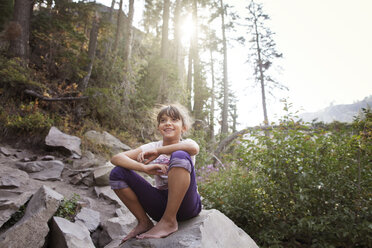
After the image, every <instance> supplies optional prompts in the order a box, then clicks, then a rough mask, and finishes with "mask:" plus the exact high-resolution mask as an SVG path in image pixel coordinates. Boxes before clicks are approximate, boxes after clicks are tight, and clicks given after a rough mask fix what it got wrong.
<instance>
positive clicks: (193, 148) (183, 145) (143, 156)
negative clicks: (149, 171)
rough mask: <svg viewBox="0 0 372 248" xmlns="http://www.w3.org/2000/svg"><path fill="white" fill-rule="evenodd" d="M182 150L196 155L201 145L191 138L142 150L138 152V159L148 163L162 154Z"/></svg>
mask: <svg viewBox="0 0 372 248" xmlns="http://www.w3.org/2000/svg"><path fill="white" fill-rule="evenodd" d="M180 150H182V151H185V152H188V153H189V154H190V156H194V155H196V154H198V153H199V145H198V144H197V143H196V142H195V141H193V140H190V141H184V142H179V143H177V144H172V145H166V146H161V147H158V148H154V149H151V150H147V151H144V152H140V153H139V154H138V157H137V161H140V162H144V163H145V164H148V163H149V162H151V161H152V160H154V159H156V158H157V157H158V156H159V155H160V154H167V155H170V154H172V152H175V151H180Z"/></svg>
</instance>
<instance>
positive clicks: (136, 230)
mask: <svg viewBox="0 0 372 248" xmlns="http://www.w3.org/2000/svg"><path fill="white" fill-rule="evenodd" d="M153 227H154V224H153V223H152V222H151V221H150V220H149V222H147V223H145V224H142V223H138V224H137V226H136V227H135V228H133V230H132V231H130V233H128V235H127V236H125V237H124V238H123V239H122V241H121V243H120V244H122V243H124V242H125V241H127V240H129V239H131V238H134V237H136V236H137V235H139V234H141V233H144V232H146V231H148V230H150V229H151V228H153Z"/></svg>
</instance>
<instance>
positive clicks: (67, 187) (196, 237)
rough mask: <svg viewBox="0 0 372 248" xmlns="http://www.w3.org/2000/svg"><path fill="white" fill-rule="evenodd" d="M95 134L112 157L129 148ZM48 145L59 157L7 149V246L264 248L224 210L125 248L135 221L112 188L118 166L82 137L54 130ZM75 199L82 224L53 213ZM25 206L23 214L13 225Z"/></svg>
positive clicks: (2, 243) (0, 192)
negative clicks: (82, 141)
mask: <svg viewBox="0 0 372 248" xmlns="http://www.w3.org/2000/svg"><path fill="white" fill-rule="evenodd" d="M92 134H93V135H92ZM55 135H56V136H55ZM88 136H89V139H91V141H92V142H97V144H100V145H104V146H106V147H107V149H111V150H112V151H113V152H116V151H117V150H118V149H124V150H125V149H129V147H128V146H126V145H124V144H122V143H121V142H120V141H119V140H118V139H116V138H115V137H113V136H111V135H110V134H108V133H106V132H104V133H98V132H95V131H93V132H89V133H88ZM46 143H48V147H49V148H51V147H54V149H57V148H58V151H59V152H56V151H49V152H46V151H43V150H41V151H40V152H39V153H35V152H31V151H30V150H26V149H17V148H14V147H11V146H9V145H6V144H3V145H0V247H27V246H28V247H53V248H54V247H57V248H58V247H79V248H81V247H105V248H110V247H257V245H256V244H255V242H254V241H253V240H252V239H251V238H250V237H249V235H248V234H246V233H245V232H244V231H243V230H241V229H240V228H238V227H237V226H236V225H235V224H234V223H233V222H232V221H231V220H230V219H228V218H227V217H226V216H225V215H223V214H222V213H220V212H219V211H217V210H203V211H202V213H201V214H200V215H199V216H198V217H196V218H194V219H192V220H189V221H186V222H183V223H180V230H179V231H178V232H176V233H175V234H172V235H170V236H169V237H167V238H165V239H161V240H136V239H132V240H130V241H128V242H126V243H125V244H122V245H121V246H120V241H121V238H122V237H124V236H125V235H126V234H127V233H128V232H129V231H130V230H131V229H132V228H133V227H134V225H135V224H136V221H135V218H134V217H133V215H132V214H131V213H129V211H128V209H127V208H126V207H125V206H123V204H122V203H121V201H120V200H119V199H118V198H117V197H116V195H115V194H114V192H113V191H112V190H111V189H110V187H109V186H108V175H109V172H110V170H111V169H112V167H113V165H111V164H110V163H109V162H107V161H106V160H105V159H103V158H100V157H99V156H97V155H94V154H92V153H91V152H89V151H80V150H79V149H80V142H79V140H78V138H77V137H73V136H69V135H67V134H64V133H62V132H60V131H59V130H56V129H55V128H52V129H51V131H50V132H49V134H48V136H47V138H46ZM72 143H73V144H74V145H71V144H72ZM61 150H64V152H63V154H68V155H67V156H66V155H61V153H60V151H61ZM148 180H149V181H152V179H151V178H148ZM76 194H77V195H79V201H78V203H79V205H80V207H81V209H80V212H79V213H78V214H77V215H76V217H75V220H74V221H69V220H67V219H64V218H61V217H56V216H54V215H55V212H56V210H57V208H58V206H59V205H60V204H61V202H62V201H63V200H68V199H71V198H72V197H73V196H74V195H76ZM26 204H27V207H26V208H25V210H24V215H23V217H22V218H21V219H19V220H18V221H17V222H16V223H15V224H9V223H10V221H11V220H13V218H14V216H15V215H19V211H18V210H19V209H20V208H21V207H22V206H25V205H26ZM12 216H13V217H12Z"/></svg>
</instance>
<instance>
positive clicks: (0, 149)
mask: <svg viewBox="0 0 372 248" xmlns="http://www.w3.org/2000/svg"><path fill="white" fill-rule="evenodd" d="M0 153H1V154H4V155H5V156H7V157H9V156H10V155H12V153H11V152H10V151H9V150H8V149H6V148H5V147H0Z"/></svg>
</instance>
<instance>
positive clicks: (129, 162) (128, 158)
mask: <svg viewBox="0 0 372 248" xmlns="http://www.w3.org/2000/svg"><path fill="white" fill-rule="evenodd" d="M141 152H142V149H141V148H136V149H134V150H130V151H126V152H121V153H119V154H116V155H115V156H113V157H112V158H111V163H112V164H114V165H116V166H120V167H123V168H126V169H128V170H135V171H141V172H145V173H147V174H150V175H162V174H165V173H166V170H167V166H166V165H160V164H151V165H145V164H143V163H140V162H137V161H136V158H137V156H138V155H139V154H140V153H141Z"/></svg>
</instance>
